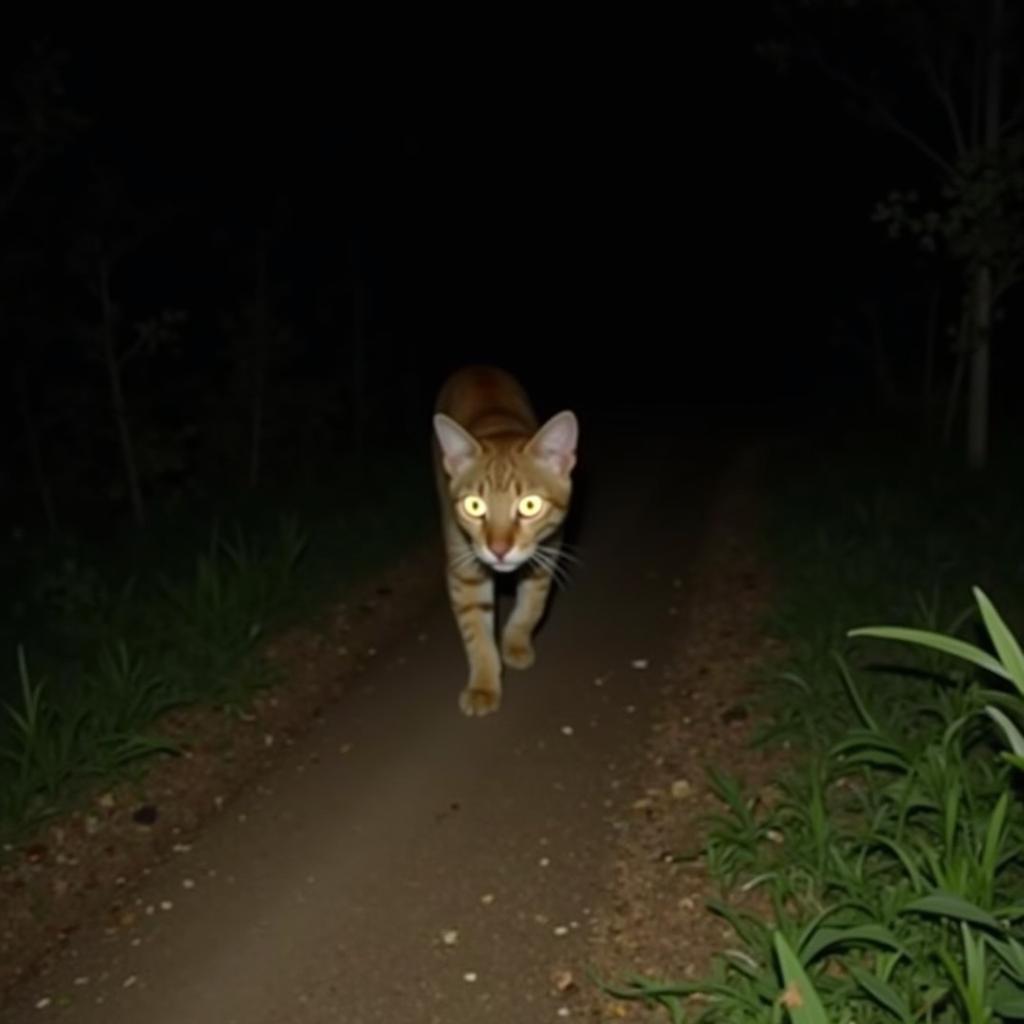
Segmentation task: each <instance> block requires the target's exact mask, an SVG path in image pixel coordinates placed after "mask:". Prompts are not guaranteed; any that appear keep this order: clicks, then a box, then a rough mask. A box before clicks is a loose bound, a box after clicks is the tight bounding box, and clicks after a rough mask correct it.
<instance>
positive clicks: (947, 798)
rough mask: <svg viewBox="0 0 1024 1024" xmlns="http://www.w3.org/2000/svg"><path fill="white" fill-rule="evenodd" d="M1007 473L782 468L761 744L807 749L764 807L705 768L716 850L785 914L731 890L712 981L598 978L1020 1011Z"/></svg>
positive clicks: (754, 1010)
mask: <svg viewBox="0 0 1024 1024" xmlns="http://www.w3.org/2000/svg"><path fill="white" fill-rule="evenodd" d="M908 466H914V468H913V469H909V468H908ZM994 476H995V484H996V486H992V485H990V484H989V483H986V484H978V482H976V481H973V480H965V479H964V478H962V477H960V476H959V475H958V474H956V473H953V472H949V471H948V470H947V469H946V468H945V467H941V466H928V465H920V464H919V462H918V463H916V464H915V463H909V462H907V461H906V459H905V458H902V459H901V458H900V456H899V454H896V455H894V456H890V457H887V456H885V455H881V454H879V453H877V452H875V453H871V454H870V456H869V457H868V458H866V459H865V458H857V457H855V455H854V454H852V453H850V452H847V453H845V454H844V455H843V457H841V458H835V457H832V458H830V459H823V460H821V461H820V462H812V461H811V459H810V457H809V456H807V455H806V454H804V453H802V454H801V460H800V461H799V462H798V463H797V464H796V466H795V472H794V466H793V465H792V464H790V466H789V472H788V473H787V474H779V475H777V476H776V482H777V483H780V484H781V483H782V482H783V481H785V482H786V484H785V486H779V487H778V488H777V490H776V494H777V498H776V507H775V509H774V514H773V516H772V518H771V523H770V527H771V528H770V530H769V534H770V537H771V543H770V547H771V552H772V556H773V558H774V560H775V562H776V564H777V565H778V566H779V568H780V570H781V575H782V577H783V583H782V588H781V595H780V600H779V602H778V606H777V608H776V614H775V616H774V618H773V621H772V623H771V626H772V628H773V629H774V630H775V631H776V632H777V633H778V634H779V635H780V636H781V637H782V638H783V639H784V640H785V642H786V647H787V652H788V653H787V656H786V661H785V663H784V664H781V665H777V666H772V667H771V668H772V674H773V676H774V678H776V679H777V681H778V685H777V686H776V687H774V688H772V690H771V700H772V702H773V710H774V714H773V715H772V718H771V725H770V728H768V729H766V730H765V732H764V735H763V736H762V739H763V740H765V741H769V740H777V739H779V738H783V737H784V738H786V739H789V740H790V741H791V746H792V749H794V750H799V751H801V752H802V753H801V755H800V757H799V758H798V759H796V761H795V763H793V764H792V767H791V768H790V769H789V770H788V772H787V773H786V774H785V775H783V776H782V777H780V778H779V779H778V780H777V785H776V788H777V790H778V791H779V793H780V794H781V796H780V798H779V799H778V800H777V801H775V802H773V803H772V804H770V805H769V804H767V803H765V802H762V801H758V800H756V799H754V797H753V796H752V795H751V794H748V793H745V792H744V791H743V789H742V788H741V786H740V785H739V783H738V782H737V781H736V780H734V779H732V778H730V777H729V776H728V775H725V774H722V773H713V774H712V776H711V779H712V784H713V786H714V787H715V790H716V792H717V793H718V795H719V797H720V798H721V802H722V811H721V812H720V813H719V814H718V815H716V816H715V817H714V818H713V819H712V820H710V821H709V822H708V842H707V847H706V849H705V858H706V862H707V864H708V866H709V869H710V870H711V871H712V873H713V874H714V875H715V876H716V877H717V879H718V880H719V882H720V883H721V885H722V888H723V890H724V891H725V892H726V893H727V894H728V893H729V892H730V891H732V890H733V889H734V888H735V887H736V886H739V885H743V886H746V887H748V888H749V887H755V886H756V887H760V888H761V889H762V890H763V892H764V894H765V895H766V896H767V897H768V903H769V905H770V906H771V907H772V908H773V909H772V913H771V915H770V917H769V918H768V919H760V918H755V917H752V916H749V915H746V914H741V913H739V912H737V911H736V910H734V909H733V908H732V907H731V906H730V904H729V902H728V899H723V900H722V901H721V902H719V903H717V904H715V905H714V907H713V909H714V910H715V911H716V912H717V913H719V914H720V915H721V916H722V917H723V918H724V919H725V920H726V921H728V922H729V923H730V924H731V925H732V927H733V930H734V931H735V933H736V935H737V937H738V940H739V944H738V946H737V948H735V949H733V950H732V951H730V952H728V953H723V954H722V955H721V956H719V957H718V959H717V961H716V964H715V967H714V970H713V973H712V974H711V976H709V977H707V978H703V979H699V980H697V981H693V982H687V983H676V982H671V981H670V982H665V981H664V980H659V981H657V982H656V983H655V982H651V981H650V980H648V979H643V978H633V979H630V980H629V981H628V982H627V983H626V984H624V985H619V986H609V987H608V991H609V992H611V993H613V994H615V995H618V996H619V997H620V998H623V999H630V1000H637V1001H641V1002H643V1003H646V1004H647V1005H650V1006H652V1007H656V1008H657V1007H660V1008H661V1009H663V1010H664V1013H665V1016H666V1018H667V1019H669V1020H671V1021H673V1022H682V1021H691V1020H699V1021H705V1022H709V1024H710V1022H729V1024H760V1022H765V1024H768V1022H781V1021H786V1020H789V1021H792V1022H793V1024H825V1022H829V1024H847V1022H850V1024H852V1022H857V1024H876V1022H877V1024H892V1022H900V1024H912V1022H914V1024H917V1022H924V1024H953V1022H968V1024H982V1022H986V1024H987V1022H1001V1021H1012V1020H1018V1019H1022V1018H1024V804H1022V802H1021V796H1020V782H1021V776H1020V769H1021V768H1024V734H1022V731H1021V729H1022V723H1024V655H1022V653H1021V649H1020V645H1019V643H1018V641H1017V639H1016V637H1017V636H1018V635H1019V628H1015V626H1014V623H1015V622H1017V621H1018V618H1019V617H1018V616H1017V614H1016V613H1017V611H1018V609H1017V607H1016V606H1015V605H1014V604H1013V601H1012V599H1013V598H1014V597H1017V598H1018V600H1019V589H1018V588H1019V584H1020V582H1021V579H1020V576H1021V566H1024V534H1022V524H1024V516H1021V511H1022V503H1021V501H1020V494H1019V492H1015V491H1014V489H1013V488H1012V487H1007V486H1006V485H1005V481H1006V480H1007V479H1009V480H1011V481H1012V479H1013V478H1010V477H1003V478H1002V479H1001V480H1000V477H999V474H998V472H997V473H996V474H994ZM972 585H973V586H974V590H973V600H970V596H971V594H972V590H971V587H972ZM993 593H994V594H997V595H998V597H997V598H996V599H995V600H992V599H990V596H989V595H990V594H993ZM958 602H959V604H958ZM997 609H1003V610H1004V611H1005V618H1004V614H1001V613H1000V611H999V610H997ZM877 622H883V623H887V624H888V625H885V626H880V627H879V626H873V625H872V624H873V623H877ZM858 627H860V628H858ZM696 994H699V995H700V996H701V998H702V1001H701V1002H700V1003H691V1002H687V1000H688V998H689V997H690V996H693V995H696Z"/></svg>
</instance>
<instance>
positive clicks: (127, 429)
mask: <svg viewBox="0 0 1024 1024" xmlns="http://www.w3.org/2000/svg"><path fill="white" fill-rule="evenodd" d="M99 292H100V295H99V298H100V309H101V315H102V322H101V324H100V344H101V346H102V350H103V361H104V363H106V367H107V379H108V381H109V384H110V402H111V405H112V406H113V410H114V419H115V421H116V423H117V436H118V440H119V441H120V444H121V457H122V459H123V461H124V474H125V480H126V482H127V484H128V497H129V499H130V500H131V504H132V514H133V515H134V517H135V523H136V525H137V526H145V524H146V511H145V506H144V505H143V502H142V488H141V486H140V485H139V470H138V463H137V462H136V461H135V446H134V445H133V443H132V434H131V426H130V424H129V422H128V408H127V405H126V404H125V400H124V389H123V387H122V384H121V364H120V362H119V361H118V358H117V344H116V340H115V334H116V331H117V326H116V323H115V316H116V313H115V310H114V303H113V302H112V300H111V298H110V264H109V262H108V261H107V259H106V257H101V258H100V265H99Z"/></svg>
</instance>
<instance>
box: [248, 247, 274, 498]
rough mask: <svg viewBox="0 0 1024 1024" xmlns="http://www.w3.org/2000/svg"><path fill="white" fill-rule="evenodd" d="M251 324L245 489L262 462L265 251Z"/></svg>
mask: <svg viewBox="0 0 1024 1024" xmlns="http://www.w3.org/2000/svg"><path fill="white" fill-rule="evenodd" d="M254 320H255V322H254V323H253V324H252V329H253V332H254V335H255V336H254V337H253V338H252V340H251V342H250V344H251V348H250V361H249V486H250V487H256V485H257V484H258V483H259V480H260V468H261V463H262V458H263V408H264V396H265V393H266V387H267V366H268V363H269V361H270V337H271V332H272V331H273V324H272V323H271V314H270V296H269V282H268V272H267V249H266V246H265V245H264V247H263V248H262V249H261V250H260V256H259V269H258V271H257V282H256V316H255V318H254Z"/></svg>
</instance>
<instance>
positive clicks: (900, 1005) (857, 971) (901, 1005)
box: [846, 964, 914, 1024]
mask: <svg viewBox="0 0 1024 1024" xmlns="http://www.w3.org/2000/svg"><path fill="white" fill-rule="evenodd" d="M846 969H847V970H848V971H849V972H850V974H851V975H852V976H853V980H854V981H856V982H857V984H858V985H860V987H861V988H862V989H864V991H865V992H867V994H868V995H869V996H871V998H872V999H874V1000H875V1002H876V1003H878V1005H879V1006H881V1007H882V1008H883V1009H885V1010H888V1011H889V1012H890V1013H891V1014H892V1015H893V1016H894V1017H896V1018H898V1019H899V1021H900V1022H901V1024H913V1020H914V1016H913V1014H912V1013H911V1012H910V1007H909V1006H908V1005H907V1001H906V1000H905V999H904V998H903V996H901V995H900V994H899V992H897V991H896V990H895V989H894V988H893V987H892V985H890V984H889V983H888V982H887V981H883V980H882V979H881V978H878V977H876V976H875V975H874V974H871V973H870V972H868V971H865V970H864V969H863V968H862V967H857V966H856V964H847V965H846Z"/></svg>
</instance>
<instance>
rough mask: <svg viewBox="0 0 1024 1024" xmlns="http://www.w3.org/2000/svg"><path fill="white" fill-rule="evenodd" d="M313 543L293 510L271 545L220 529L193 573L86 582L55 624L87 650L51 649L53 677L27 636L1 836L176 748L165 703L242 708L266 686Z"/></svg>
mask: <svg viewBox="0 0 1024 1024" xmlns="http://www.w3.org/2000/svg"><path fill="white" fill-rule="evenodd" d="M305 547H306V538H305V536H304V534H303V533H302V531H301V530H299V528H298V527H297V526H296V524H295V523H294V522H293V521H285V522H284V523H283V524H282V525H281V528H280V530H279V531H278V534H277V535H276V536H275V537H274V538H272V539H271V540H270V541H267V542H265V543H262V544H258V543H256V542H254V541H253V540H252V539H251V538H250V539H247V538H246V537H245V536H244V535H243V534H242V533H241V532H240V531H235V532H234V533H233V534H232V535H231V536H230V537H224V536H222V535H221V534H220V533H219V531H216V530H215V531H214V532H213V534H212V536H211V538H210V541H209V544H208V546H207V549H206V550H205V551H204V552H203V553H202V554H200V555H199V557H198V558H197V559H196V561H195V564H194V567H193V569H192V571H191V573H189V574H180V575H179V576H177V577H176V578H175V577H172V576H169V575H161V576H160V577H159V578H158V579H157V580H156V581H155V582H153V583H152V584H151V585H150V586H148V587H140V586H136V585H135V583H136V581H132V583H131V584H129V585H125V586H123V587H122V588H120V589H119V590H118V591H117V592H116V593H115V592H112V591H111V590H108V589H107V588H105V587H98V586H93V587H91V588H90V589H89V591H88V592H85V593H83V592H79V593H78V594H77V595H76V599H75V602H74V606H73V607H74V612H75V615H74V618H73V619H72V620H71V621H68V622H66V624H65V623H61V624H58V625H57V626H55V628H65V629H67V631H68V634H70V635H72V636H74V638H75V640H76V642H77V644H78V645H79V651H80V654H79V657H78V659H76V660H74V661H72V660H70V659H65V660H63V661H54V660H53V659H51V663H50V664H51V667H52V666H53V665H56V669H57V671H56V672H55V673H54V676H53V677H51V678H36V677H35V676H34V674H33V672H32V670H31V667H30V660H29V658H28V656H27V655H26V652H25V649H24V648H23V647H21V646H19V648H18V650H17V659H16V670H17V687H16V689H15V688H10V689H13V693H12V695H11V697H9V699H8V700H7V701H5V702H4V704H3V709H2V716H0V837H2V838H3V839H4V840H6V841H10V840H11V839H12V838H15V837H17V836H18V835H19V834H22V833H24V832H25V831H26V830H27V829H30V828H31V827H32V826H34V825H36V824H38V822H39V821H41V820H43V819H45V818H46V817H48V816H50V815H52V814H55V813H57V812H58V811H59V810H60V809H61V808H62V807H63V806H65V805H66V804H67V802H68V801H69V800H71V799H73V798H74V797H75V796H76V795H77V794H78V793H79V792H81V790H82V789H83V788H85V787H87V786H88V785H90V784H92V783H95V782H96V781H98V780H102V779H109V778H111V777H114V776H117V775H119V774H121V773H122V772H123V771H124V770H125V769H127V768H128V767H129V766H132V765H134V764H136V763H138V762H140V761H142V760H144V759H145V758H147V757H149V756H151V755H153V754H156V753H173V752H174V746H173V744H171V743H169V742H168V741H167V740H166V739H164V738H161V737H160V736H159V735H158V734H156V733H155V732H154V731H153V730H154V728H155V724H156V723H157V721H158V719H159V718H160V716H161V715H162V714H164V713H165V712H167V711H169V710H171V709H172V708H178V707H183V706H188V705H196V704H212V705H218V706H225V707H239V706H241V705H242V704H244V703H245V701H246V700H247V699H248V698H249V697H250V696H251V694H252V693H253V692H254V690H255V689H256V688H258V687H261V686H264V685H266V683H267V682H268V681H269V680H268V676H267V672H266V669H265V667H264V666H263V663H262V662H261V661H260V659H258V658H257V657H256V645H257V643H258V641H259V640H260V638H261V637H262V636H263V635H264V633H265V631H266V629H267V627H268V625H269V624H271V623H273V622H274V621H275V618H276V616H277V615H278V614H279V613H280V611H281V609H282V607H284V606H285V605H286V604H287V602H288V600H289V597H290V595H291V593H292V591H293V589H294V586H295V583H296V579H297V572H298V568H299V565H300V561H301V558H302V555H303V553H304V551H305ZM90 595H92V597H93V598H94V600H92V601H90V600H89V596H90ZM112 595H113V596H112ZM66 635H67V634H66Z"/></svg>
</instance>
